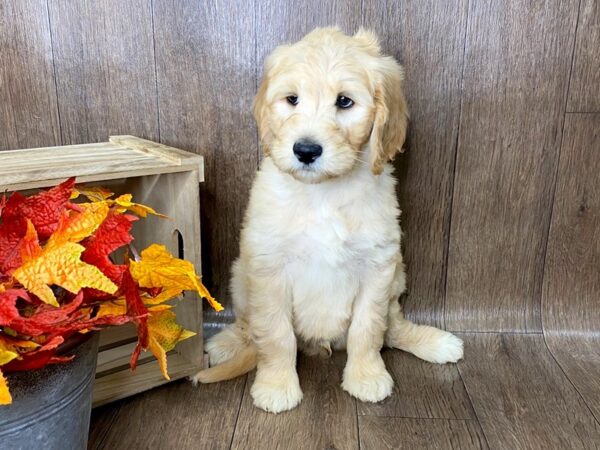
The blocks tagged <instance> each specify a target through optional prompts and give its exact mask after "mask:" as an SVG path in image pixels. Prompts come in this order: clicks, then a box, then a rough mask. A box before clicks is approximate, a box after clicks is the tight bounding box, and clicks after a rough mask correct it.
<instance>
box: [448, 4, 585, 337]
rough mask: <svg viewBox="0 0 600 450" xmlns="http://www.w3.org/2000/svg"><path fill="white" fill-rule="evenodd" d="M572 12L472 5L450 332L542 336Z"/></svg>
mask: <svg viewBox="0 0 600 450" xmlns="http://www.w3.org/2000/svg"><path fill="white" fill-rule="evenodd" d="M577 4H578V2H577V0H571V1H562V0H561V1H559V0H555V1H547V2H541V1H538V2H528V1H514V2H509V3H506V2H502V1H499V0H493V1H483V2H479V1H477V2H471V3H470V10H469V23H468V30H467V39H466V53H465V68H464V80H463V86H464V92H463V99H462V118H461V124H460V132H459V146H458V154H457V162H456V172H455V183H454V197H453V207H452V220H451V224H452V225H451V232H450V248H449V258H448V280H447V299H446V324H447V326H448V328H449V329H453V330H474V331H502V330H506V331H510V330H513V331H514V330H518V331H539V330H540V329H541V323H540V297H541V281H542V272H543V259H544V250H545V243H546V237H547V230H548V224H549V220H550V209H551V204H552V189H553V180H554V174H555V172H556V164H557V163H558V151H559V146H560V139H561V128H562V123H563V112H564V111H563V110H564V105H565V98H566V89H567V84H568V77H569V70H570V65H571V49H572V48H573V39H574V30H575V22H576V16H577ZM541 36H543V39H542V38H540V37H541Z"/></svg>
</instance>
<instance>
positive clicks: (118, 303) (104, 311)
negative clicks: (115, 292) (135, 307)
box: [96, 297, 127, 317]
mask: <svg viewBox="0 0 600 450" xmlns="http://www.w3.org/2000/svg"><path fill="white" fill-rule="evenodd" d="M123 314H127V305H126V304H125V299H124V298H123V297H120V298H117V299H115V300H111V301H105V302H102V303H101V304H100V307H99V308H98V312H96V317H103V316H122V315H123Z"/></svg>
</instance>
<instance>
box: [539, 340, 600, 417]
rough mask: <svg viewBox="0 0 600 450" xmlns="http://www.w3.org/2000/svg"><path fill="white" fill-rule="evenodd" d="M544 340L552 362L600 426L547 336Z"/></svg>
mask: <svg viewBox="0 0 600 450" xmlns="http://www.w3.org/2000/svg"><path fill="white" fill-rule="evenodd" d="M543 340H544V345H545V346H546V350H548V353H549V354H550V356H551V357H552V360H553V361H554V362H555V363H556V365H557V366H558V368H559V369H560V371H561V372H562V373H563V375H564V376H565V378H566V379H567V381H568V382H569V384H570V385H571V386H573V389H575V392H577V395H579V398H580V399H581V401H582V402H583V404H584V405H585V407H586V408H587V409H588V411H589V412H590V414H591V415H592V417H593V418H594V420H595V421H596V423H597V424H598V425H600V418H598V417H596V415H595V414H594V410H593V409H592V408H591V407H590V405H588V402H587V401H586V399H585V397H584V396H583V394H582V393H581V392H579V389H578V388H577V386H576V385H575V383H573V381H572V380H571V378H570V377H569V375H568V374H567V372H566V371H565V369H564V368H563V366H562V364H561V363H560V362H559V361H558V359H557V358H556V356H554V353H553V352H552V349H551V348H550V346H549V345H548V342H547V341H546V335H545V334H544V335H543Z"/></svg>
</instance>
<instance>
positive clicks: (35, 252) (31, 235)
mask: <svg viewBox="0 0 600 450" xmlns="http://www.w3.org/2000/svg"><path fill="white" fill-rule="evenodd" d="M19 250H20V252H21V261H23V262H27V261H30V260H32V259H34V258H37V257H38V256H40V255H41V254H42V247H40V242H39V241H38V235H37V233H36V231H35V228H34V226H33V223H32V222H31V220H29V219H27V231H26V232H25V236H23V239H22V240H21V246H20V249H19Z"/></svg>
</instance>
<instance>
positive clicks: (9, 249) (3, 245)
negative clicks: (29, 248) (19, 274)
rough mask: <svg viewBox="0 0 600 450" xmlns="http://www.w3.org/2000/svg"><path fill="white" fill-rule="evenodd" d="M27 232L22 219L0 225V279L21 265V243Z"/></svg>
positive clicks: (4, 221)
mask: <svg viewBox="0 0 600 450" xmlns="http://www.w3.org/2000/svg"><path fill="white" fill-rule="evenodd" d="M26 230H27V223H26V221H25V219H23V218H22V217H20V218H17V219H15V220H4V219H3V220H2V223H0V278H1V277H2V276H3V275H5V276H7V275H10V274H11V273H12V271H13V270H14V269H16V268H17V267H19V266H20V265H21V254H20V248H21V242H22V240H23V237H24V236H25V232H26Z"/></svg>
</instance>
